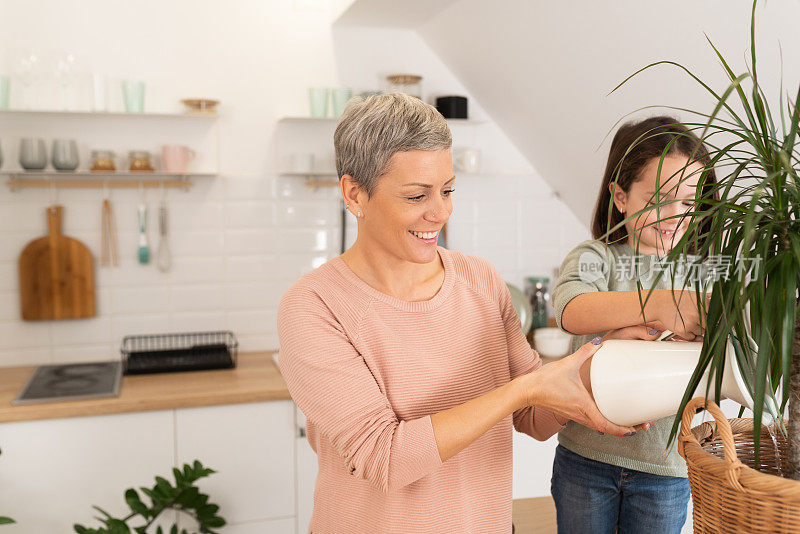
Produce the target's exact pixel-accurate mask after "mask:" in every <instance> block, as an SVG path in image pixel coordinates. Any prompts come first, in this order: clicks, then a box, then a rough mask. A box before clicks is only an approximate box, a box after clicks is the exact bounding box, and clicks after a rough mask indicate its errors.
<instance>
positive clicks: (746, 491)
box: [678, 397, 800, 534]
mask: <svg viewBox="0 0 800 534" xmlns="http://www.w3.org/2000/svg"><path fill="white" fill-rule="evenodd" d="M698 408H705V409H706V410H708V411H709V413H711V415H712V416H713V417H714V422H706V423H703V424H701V425H699V426H697V427H695V428H692V429H691V430H690V427H691V425H692V418H693V417H694V415H695V412H696V411H697V409H698ZM754 449H755V445H754V440H753V420H752V419H730V420H728V419H726V418H725V415H724V414H723V413H722V410H720V408H719V406H717V405H716V404H714V403H713V402H711V401H708V402H707V403H706V399H704V398H702V397H698V398H696V399H692V401H691V402H689V404H688V405H687V406H686V409H685V410H684V412H683V418H682V419H681V431H680V437H679V441H678V452H679V453H680V455H681V456H683V458H684V459H685V460H686V464H687V465H688V466H689V483H690V484H691V487H692V502H693V510H694V511H693V516H694V532H695V533H696V534H697V533H700V534H706V533H712V532H714V533H717V532H730V533H736V534H738V533H741V532H759V533H761V532H763V533H770V534H772V533H778V532H800V482H798V481H795V480H791V479H787V478H782V477H781V476H780V474H781V473H785V472H786V456H787V446H786V441H785V440H784V439H783V437H782V436H780V435H778V436H777V437H776V439H775V440H774V441H773V440H772V439H770V434H769V432H768V431H767V429H766V427H762V439H761V447H760V450H759V458H758V466H756V465H755V454H754ZM756 469H757V470H756Z"/></svg>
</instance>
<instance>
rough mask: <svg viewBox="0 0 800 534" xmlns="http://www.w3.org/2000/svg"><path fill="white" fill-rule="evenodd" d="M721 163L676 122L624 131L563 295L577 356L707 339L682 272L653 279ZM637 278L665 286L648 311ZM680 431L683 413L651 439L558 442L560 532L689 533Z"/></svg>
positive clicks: (565, 275)
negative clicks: (627, 342)
mask: <svg viewBox="0 0 800 534" xmlns="http://www.w3.org/2000/svg"><path fill="white" fill-rule="evenodd" d="M631 145H633V147H632V148H631ZM664 154H665V155H664ZM662 155H664V157H663V161H662ZM709 162H710V161H709V155H708V151H707V150H706V148H705V147H704V146H703V144H702V143H701V142H700V140H699V139H698V138H697V136H695V135H694V134H693V133H692V132H691V131H689V130H688V129H687V128H686V127H685V126H682V125H680V124H678V121H677V120H676V119H674V118H672V117H653V118H650V119H646V120H643V121H641V122H631V123H627V124H624V125H623V126H621V127H620V129H619V131H618V132H617V133H616V135H615V137H614V140H613V142H612V144H611V150H610V153H609V158H608V163H607V165H606V170H605V174H604V176H603V183H602V185H601V188H600V194H599V196H598V199H597V205H596V207H595V214H594V219H593V224H592V236H593V237H594V240H592V241H586V242H584V243H582V244H580V245H579V246H578V247H576V248H575V249H574V250H573V251H572V252H570V253H569V255H567V257H566V259H565V260H564V262H563V264H562V265H561V269H560V271H559V272H560V275H559V278H558V282H557V284H556V286H555V289H554V290H553V306H554V308H555V312H556V319H557V321H558V324H559V326H560V327H561V328H562V329H563V330H565V331H567V332H569V333H571V334H573V342H572V343H573V349H574V348H575V347H578V346H580V345H581V344H583V343H585V342H586V340H588V339H591V338H593V337H595V336H597V335H604V334H605V335H606V338H609V337H615V338H623V339H648V340H653V339H656V338H657V337H658V335H659V334H660V333H661V331H663V330H666V329H668V330H671V331H673V332H675V334H676V335H677V336H678V337H680V338H681V339H685V340H695V339H699V338H700V336H701V335H702V329H701V321H700V317H699V314H698V312H697V305H696V297H695V293H694V291H693V290H691V286H689V285H687V286H684V279H683V278H682V277H681V276H680V273H677V274H678V276H676V277H674V278H673V275H672V273H670V272H664V274H663V275H662V277H661V279H660V280H659V281H658V282H657V283H656V285H655V286H653V282H654V279H655V277H656V276H657V274H658V271H659V270H663V269H664V266H665V264H664V262H659V258H662V257H663V256H664V255H665V254H666V253H667V252H669V251H670V250H671V249H672V246H673V245H674V244H675V243H677V241H678V240H679V239H680V238H681V236H682V235H683V234H684V232H685V229H686V226H687V224H688V222H689V217H688V216H685V215H686V213H687V211H689V210H692V209H693V205H694V199H695V188H696V185H697V182H698V180H699V179H700V178H701V174H702V169H703V167H704V166H705V165H706V164H708V163H709ZM659 164H660V172H659ZM714 183H715V177H714V175H713V172H712V173H708V174H706V175H705V176H704V177H703V184H702V191H703V194H704V195H705V194H712V193H711V191H710V188H712V187H713V184H714ZM612 202H613V207H612ZM655 202H659V204H660V205H659V206H658V209H655V207H654V203H655ZM648 206H651V207H653V209H652V211H646V212H644V213H642V214H641V215H639V216H637V217H635V218H633V220H630V221H626V222H625V223H624V227H620V228H618V229H617V230H615V231H612V232H611V233H610V235H609V230H612V229H613V228H614V227H615V226H617V225H618V224H619V223H621V222H623V221H625V220H626V218H627V217H629V216H631V215H635V214H636V213H637V212H639V211H640V210H643V209H645V208H647V207H648ZM609 209H611V213H610V215H609ZM637 279H638V281H639V282H640V283H641V287H642V288H643V290H642V298H644V297H645V296H646V295H647V290H648V289H650V288H651V287H655V288H656V289H654V291H653V293H652V295H651V296H650V299H649V300H648V302H647V303H646V305H645V310H644V312H643V311H642V307H641V303H640V300H639V299H640V297H639V292H638V290H637ZM673 287H674V289H675V291H673ZM684 289H686V291H684ZM676 301H677V304H676ZM632 402H635V399H632ZM672 422H673V417H672V416H670V417H665V418H663V419H660V420H658V421H656V422H654V423H653V424H652V427H651V428H650V429H649V431H647V432H638V433H634V434H632V435H629V436H626V437H621V438H617V437H614V436H608V435H603V434H600V433H598V432H595V431H594V430H591V429H589V428H586V427H584V426H581V425H579V424H576V423H574V422H569V423H568V424H567V426H566V427H565V428H564V429H563V430H562V431H561V432H560V433H559V435H558V441H559V446H558V448H557V449H556V457H555V462H554V465H553V479H552V486H551V490H552V493H553V498H554V500H555V503H556V509H557V514H558V531H559V532H560V533H578V534H583V533H590V532H591V533H593V534H594V533H611V534H613V533H614V532H619V533H620V534H625V533H629V532H635V533H637V534H638V533H649V532H652V533H658V534H666V533H671V532H674V533H678V532H680V531H681V528H682V526H683V524H684V522H685V520H686V509H687V502H688V500H689V483H688V480H687V478H686V477H687V473H686V464H685V463H684V461H683V459H682V458H681V457H680V456H679V455H678V453H677V450H676V447H675V446H674V444H673V446H672V447H670V449H669V450H668V451H667V452H666V453H665V452H664V449H665V448H666V446H667V441H668V440H667V438H668V436H669V432H670V429H671V427H672Z"/></svg>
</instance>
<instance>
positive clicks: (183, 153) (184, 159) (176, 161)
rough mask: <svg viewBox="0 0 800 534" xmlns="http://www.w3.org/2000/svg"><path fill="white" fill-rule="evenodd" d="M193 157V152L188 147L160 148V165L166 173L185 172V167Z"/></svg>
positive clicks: (167, 146)
mask: <svg viewBox="0 0 800 534" xmlns="http://www.w3.org/2000/svg"><path fill="white" fill-rule="evenodd" d="M194 156H195V153H194V150H192V149H191V148H189V147H188V146H182V145H164V146H163V147H162V148H161V165H162V166H163V167H164V170H165V171H167V172H186V166H187V165H188V164H189V161H190V160H193V159H194Z"/></svg>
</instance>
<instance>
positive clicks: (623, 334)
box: [603, 324, 661, 341]
mask: <svg viewBox="0 0 800 534" xmlns="http://www.w3.org/2000/svg"><path fill="white" fill-rule="evenodd" d="M660 335H661V330H659V329H658V328H653V327H651V326H647V325H643V324H639V325H635V326H626V327H624V328H617V329H616V330H609V331H608V332H606V335H604V336H603V341H605V340H607V339H644V340H645V341H655V340H656V339H658V336H660Z"/></svg>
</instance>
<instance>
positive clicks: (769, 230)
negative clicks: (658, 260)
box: [608, 0, 800, 480]
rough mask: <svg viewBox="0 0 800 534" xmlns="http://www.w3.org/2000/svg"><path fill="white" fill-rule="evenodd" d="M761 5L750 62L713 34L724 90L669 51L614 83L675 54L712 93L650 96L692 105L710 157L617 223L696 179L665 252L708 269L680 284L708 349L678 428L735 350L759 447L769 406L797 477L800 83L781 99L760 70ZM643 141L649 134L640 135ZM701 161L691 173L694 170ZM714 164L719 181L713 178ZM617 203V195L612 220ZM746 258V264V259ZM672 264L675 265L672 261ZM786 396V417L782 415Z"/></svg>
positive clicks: (716, 389) (714, 386)
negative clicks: (682, 226) (770, 94)
mask: <svg viewBox="0 0 800 534" xmlns="http://www.w3.org/2000/svg"><path fill="white" fill-rule="evenodd" d="M756 11H757V0H755V1H754V2H753V5H752V12H751V14H750V22H751V23H750V51H749V52H750V53H749V58H748V59H749V65H745V67H744V68H743V71H742V72H741V73H738V74H737V72H736V71H734V69H733V68H732V67H731V66H730V64H729V63H728V61H726V59H725V58H724V57H723V55H722V54H721V53H720V52H719V50H718V49H717V47H716V46H715V45H714V43H713V42H712V41H711V39H710V38H708V37H706V38H707V39H708V43H709V45H710V50H709V52H710V53H713V54H715V55H716V57H717V58H718V60H719V62H720V63H721V68H722V69H724V72H725V74H726V76H727V78H728V80H729V84H728V86H727V87H726V88H725V90H724V91H723V92H721V93H719V92H717V91H715V90H713V89H712V88H711V87H710V86H709V85H708V84H706V83H705V82H704V81H703V80H702V79H701V78H700V77H699V76H697V75H696V74H695V73H693V72H692V71H690V70H689V69H687V68H686V67H684V66H683V65H681V64H679V63H677V62H674V61H666V60H665V61H657V62H654V63H651V64H649V65H647V66H645V67H643V68H641V69H639V70H637V71H636V72H635V73H633V74H632V75H631V76H629V77H628V78H627V79H626V80H624V81H623V82H622V83H621V84H620V85H619V86H617V88H615V89H614V91H616V90H617V89H619V87H621V86H622V85H623V84H625V83H626V82H627V81H628V80H630V79H631V78H633V77H634V76H636V75H638V74H639V73H641V72H643V71H645V70H648V69H652V68H654V67H658V66H672V67H676V68H677V69H679V70H680V71H682V72H683V73H684V74H686V75H688V76H690V77H691V78H692V79H693V80H695V81H696V82H697V83H698V84H699V85H700V87H702V89H703V90H704V91H705V92H707V93H708V94H709V95H710V96H711V97H712V98H713V100H714V103H715V104H714V107H713V109H710V110H708V111H707V112H705V113H701V112H698V111H694V110H690V109H685V108H680V107H672V106H653V107H666V108H669V109H674V110H678V111H680V112H682V113H684V114H686V115H688V116H690V117H693V119H690V120H689V121H688V122H683V123H682V124H683V125H684V126H686V127H687V128H689V130H690V131H692V132H694V134H695V135H697V136H698V137H699V138H700V139H701V140H702V142H703V143H704V144H705V146H706V147H707V149H708V152H709V156H710V157H709V161H706V162H705V163H701V170H699V171H698V170H697V163H698V161H697V160H695V159H694V158H692V157H691V155H690V157H689V158H688V159H689V162H690V163H688V164H687V166H686V167H685V168H684V170H683V172H681V173H679V174H678V175H677V176H663V177H661V176H659V177H658V178H657V183H658V181H661V183H663V186H662V187H661V188H660V191H657V192H656V193H655V194H654V196H653V198H651V199H650V200H651V202H650V205H648V207H646V208H644V209H643V210H641V211H639V212H637V213H634V214H630V215H629V216H628V217H627V219H626V220H625V221H623V222H621V223H619V224H617V225H616V226H614V227H613V228H610V229H609V232H608V234H609V235H610V234H611V233H612V232H613V231H614V230H616V229H617V228H620V227H622V226H623V225H624V224H625V222H628V221H635V220H639V218H640V217H641V218H642V219H644V218H646V217H647V215H648V213H647V212H649V211H651V210H656V211H657V212H658V210H660V209H663V207H664V206H666V205H667V204H669V203H671V202H681V200H679V199H674V198H673V199H672V200H668V198H669V193H670V192H673V195H672V196H673V197H674V196H675V195H674V192H675V191H677V187H678V186H679V185H680V184H681V183H682V182H685V181H686V180H690V179H691V180H697V185H696V186H695V188H694V190H695V198H694V202H693V207H692V208H690V209H689V211H687V212H686V213H684V214H682V215H673V216H670V217H675V218H688V219H689V220H688V226H687V228H686V231H685V233H684V235H683V236H681V237H680V239H679V240H678V241H676V242H675V243H673V244H672V245H673V246H672V249H671V250H670V251H669V252H668V253H667V254H666V257H665V258H664V259H665V260H666V261H667V262H669V263H671V264H672V265H693V266H694V267H695V268H697V269H699V270H705V272H706V274H711V276H704V277H702V276H701V277H695V280H697V281H699V283H695V284H692V285H691V286H687V284H688V282H687V280H689V277H687V278H684V280H683V288H684V289H687V288H688V289H690V290H693V291H694V297H695V298H694V300H695V302H696V305H697V307H698V308H699V310H700V311H701V316H705V325H704V326H705V327H706V328H705V335H704V341H703V347H702V351H701V355H700V359H699V362H698V364H697V367H696V369H695V371H694V373H693V375H692V377H691V380H690V383H689V384H688V386H687V388H686V392H685V394H684V396H683V399H682V401H681V406H680V410H679V412H678V414H679V415H678V416H677V417H676V418H675V423H674V425H673V429H672V434H671V435H670V440H672V439H674V437H675V435H676V432H677V428H678V425H679V421H680V414H681V413H682V412H683V409H684V408H685V406H686V404H687V403H688V402H689V400H690V399H691V398H692V396H693V395H694V392H695V390H696V389H697V387H698V386H703V384H701V380H703V376H704V375H705V374H706V372H708V382H707V383H706V384H705V388H707V389H706V392H708V393H712V396H713V397H715V398H716V401H717V402H719V396H720V389H721V385H722V375H723V370H724V368H725V363H726V358H728V357H733V358H734V359H735V360H736V361H735V362H734V363H735V364H736V365H738V366H739V368H740V369H741V371H742V375H743V378H744V381H745V382H746V386H747V388H748V390H749V393H750V396H751V397H752V399H753V402H754V404H753V408H754V409H753V415H754V434H755V442H756V458H758V444H759V442H760V439H761V423H762V420H764V415H765V414H764V412H765V410H766V411H767V412H768V413H770V412H771V413H770V415H771V417H772V418H773V419H774V420H775V421H776V423H777V426H778V428H779V429H780V430H781V431H782V432H783V433H784V435H785V436H787V440H788V446H789V458H788V464H789V473H787V474H786V475H787V476H789V477H791V478H793V479H795V480H800V318H798V287H800V191H799V190H798V189H799V187H800V180H799V179H798V174H799V173H800V158H799V157H798V156H800V154H799V153H798V136H799V135H800V132H798V129H799V125H798V123H799V122H800V111H798V108H797V105H798V99H800V89H798V90H796V91H792V92H789V91H786V92H785V90H784V87H783V81H782V80H781V81H780V90H779V94H778V95H777V111H774V110H773V109H772V108H771V107H770V105H769V99H768V98H767V95H766V94H765V91H764V90H763V88H762V85H761V83H760V80H759V77H758V72H757V54H756V39H755V35H756ZM612 92H613V91H612ZM774 103H775V102H774V101H773V104H774ZM646 135H648V134H645V136H646ZM652 135H657V133H653V134H652ZM645 136H643V137H645ZM640 141H641V138H640V139H638V140H637V141H636V142H640ZM636 142H635V143H636ZM635 143H634V144H635ZM668 152H669V147H668V148H667V149H666V150H665V151H664V153H663V154H662V156H661V161H660V163H659V174H660V168H661V163H663V160H664V158H665V157H666V155H667V153H668ZM692 163H694V164H695V165H694V166H693V167H692V169H694V173H693V174H694V175H692V173H690V172H689V166H690V165H691V164H692ZM712 169H713V170H714V172H715V174H716V183H706V182H705V178H706V177H707V176H709V175H710V173H711V171H712ZM657 189H659V188H657ZM611 210H612V205H609V221H610V220H611V219H610V218H611ZM673 213H674V211H673ZM670 217H655V219H661V220H662V221H663V220H665V219H668V218H670ZM674 222H675V221H673V223H674ZM653 224H655V223H653ZM667 248H668V247H667ZM637 249H638V244H637ZM698 259H700V260H702V262H700V261H698ZM720 259H722V260H724V261H719V260H720ZM709 263H711V264H712V265H711V266H709ZM742 265H747V268H746V269H741V266H742ZM754 266H755V268H754ZM709 270H710V271H713V272H709ZM661 276H665V274H664V272H663V271H662V272H661V273H660V274H658V277H661ZM666 276H675V271H672V274H671V275H666ZM675 280H677V278H675ZM653 285H655V284H653ZM676 289H681V288H680V287H677V288H676ZM639 291H640V302H641V303H642V308H643V309H644V303H646V302H647V300H648V298H649V296H650V292H649V291H642V287H641V284H640V286H639ZM708 293H710V298H707V294H708ZM729 339H730V340H731V341H732V343H733V346H734V347H735V351H734V352H733V355H731V354H727V351H726V345H727V342H728V340H729ZM701 391H702V387H701ZM787 405H788V414H789V417H788V427H787V425H785V422H784V417H783V414H784V413H785V410H786V408H787Z"/></svg>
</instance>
